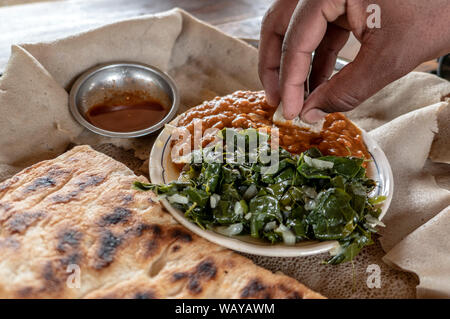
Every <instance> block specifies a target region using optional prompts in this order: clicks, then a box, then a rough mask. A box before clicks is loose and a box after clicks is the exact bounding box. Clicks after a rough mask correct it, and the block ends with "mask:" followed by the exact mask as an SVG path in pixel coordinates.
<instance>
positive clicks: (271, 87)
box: [258, 0, 298, 106]
mask: <svg viewBox="0 0 450 319" xmlns="http://www.w3.org/2000/svg"><path fill="white" fill-rule="evenodd" d="M297 2H298V1H297V0H278V1H276V2H275V3H274V4H273V5H272V7H271V8H270V9H269V10H268V11H267V13H266V15H265V16H264V18H263V22H262V26H261V36H260V44H259V64H258V72H259V77H260V79H261V82H262V85H263V87H264V90H265V91H266V100H267V102H268V103H269V104H270V105H274V106H275V105H278V104H279V103H280V94H279V69H280V60H281V45H282V42H283V38H284V34H285V32H286V29H287V27H288V25H289V21H290V19H291V16H292V13H293V12H294V9H295V6H296V5H297Z"/></svg>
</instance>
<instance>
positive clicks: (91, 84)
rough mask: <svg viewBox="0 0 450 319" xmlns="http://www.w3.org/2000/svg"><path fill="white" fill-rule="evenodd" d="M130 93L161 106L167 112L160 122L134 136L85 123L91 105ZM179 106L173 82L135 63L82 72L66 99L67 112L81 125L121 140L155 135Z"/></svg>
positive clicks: (102, 66) (160, 73) (134, 132)
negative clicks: (143, 93) (136, 93)
mask: <svg viewBox="0 0 450 319" xmlns="http://www.w3.org/2000/svg"><path fill="white" fill-rule="evenodd" d="M130 91H133V92H145V95H146V96H148V97H152V99H155V100H157V101H158V102H160V103H161V104H162V105H163V106H164V107H165V108H167V109H168V110H169V112H168V113H167V115H166V116H165V117H164V118H163V119H162V120H161V121H160V122H158V123H156V124H154V125H152V126H150V127H148V128H145V129H143V130H139V131H133V132H114V131H108V130H104V129H101V128H99V127H97V126H95V125H93V124H91V123H90V122H89V121H88V120H87V119H86V116H85V114H86V112H87V111H88V109H89V108H90V107H92V106H93V105H96V104H99V103H102V102H104V101H105V100H106V99H108V98H110V97H111V96H116V95H118V94H120V93H121V92H123V93H124V94H125V93H126V92H130ZM179 104H180V98H179V94H178V90H177V88H176V86H175V82H174V81H173V80H172V79H171V78H170V77H169V76H168V75H167V74H165V73H164V72H162V71H161V70H158V69H157V68H155V67H153V66H150V65H146V64H142V63H134V62H133V63H129V62H116V63H107V64H101V65H98V66H95V67H93V68H91V69H89V70H87V71H85V72H84V73H83V74H82V75H81V76H80V77H79V78H78V79H77V80H76V81H75V83H74V84H73V86H72V89H71V90H70V97H69V107H70V111H71V113H72V115H73V117H75V119H76V120H77V121H78V122H79V123H80V124H81V125H83V126H84V127H86V128H87V129H89V130H91V131H92V132H94V133H97V134H100V135H103V136H109V137H121V138H132V137H139V136H144V135H147V134H150V133H153V132H156V131H158V130H159V129H160V128H162V127H163V126H164V124H166V123H167V122H169V121H170V120H171V119H172V118H173V117H174V115H175V114H176V112H177V110H178V106H179Z"/></svg>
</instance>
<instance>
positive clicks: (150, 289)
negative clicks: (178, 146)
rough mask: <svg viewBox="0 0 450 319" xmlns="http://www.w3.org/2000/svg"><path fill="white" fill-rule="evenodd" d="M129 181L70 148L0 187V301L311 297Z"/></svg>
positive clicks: (126, 174)
mask: <svg viewBox="0 0 450 319" xmlns="http://www.w3.org/2000/svg"><path fill="white" fill-rule="evenodd" d="M135 180H140V181H146V179H145V178H143V177H139V178H138V177H137V176H136V175H134V174H133V172H132V171H131V170H130V169H128V168H127V167H126V166H125V165H123V164H121V163H119V162H117V161H115V160H113V159H111V158H110V157H108V156H106V155H103V154H101V153H99V152H96V151H94V150H92V149H91V148H90V147H88V146H80V147H76V148H74V149H72V150H70V151H68V152H66V153H64V154H63V155H61V156H59V157H58V158H56V159H54V160H49V161H44V162H40V163H37V164H35V165H33V166H31V167H30V168H27V169H25V170H24V171H22V172H20V173H19V174H17V175H15V176H14V177H12V178H11V179H9V180H6V181H5V182H3V183H2V184H0V255H1V256H2V257H1V259H0V298H321V295H319V294H317V293H315V292H313V291H311V290H309V289H308V288H306V287H305V286H303V285H302V284H300V283H299V282H298V281H296V280H295V279H292V278H289V277H287V276H284V275H281V274H273V273H271V272H270V271H268V270H265V269H263V268H261V267H258V266H256V265H254V264H253V263H252V262H251V261H250V260H249V259H247V258H245V257H242V256H240V255H238V254H236V253H234V252H232V251H230V250H228V249H225V248H222V247H220V246H217V245H214V244H212V243H210V242H208V241H206V240H204V239H202V238H200V237H198V236H196V235H194V234H193V233H191V232H189V231H188V230H186V229H184V228H183V227H182V226H180V225H179V224H177V223H176V222H175V220H174V219H173V218H172V217H171V216H170V214H169V213H167V212H166V211H165V210H164V209H163V208H162V207H161V205H160V204H159V203H158V202H157V200H156V196H155V195H154V194H153V193H152V192H142V191H137V190H134V189H132V187H131V186H132V183H133V181H135ZM74 267H79V271H80V272H79V274H80V276H79V279H80V281H79V285H78V286H77V285H76V283H77V281H76V280H75V279H74V278H72V277H71V276H70V275H71V274H72V271H71V269H74ZM68 283H69V284H68Z"/></svg>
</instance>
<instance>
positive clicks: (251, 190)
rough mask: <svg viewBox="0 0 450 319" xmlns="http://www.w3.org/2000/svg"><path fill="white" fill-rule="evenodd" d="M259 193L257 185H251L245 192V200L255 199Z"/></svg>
mask: <svg viewBox="0 0 450 319" xmlns="http://www.w3.org/2000/svg"><path fill="white" fill-rule="evenodd" d="M257 193H258V188H257V187H256V185H255V184H251V185H250V186H249V187H248V188H247V190H246V191H245V193H244V195H243V197H244V199H246V200H249V199H251V198H253V196H255V195H256V194H257Z"/></svg>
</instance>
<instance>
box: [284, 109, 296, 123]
mask: <svg viewBox="0 0 450 319" xmlns="http://www.w3.org/2000/svg"><path fill="white" fill-rule="evenodd" d="M283 116H284V118H285V119H286V120H293V119H294V118H295V117H296V116H297V114H293V113H289V112H286V110H285V109H284V108H283Z"/></svg>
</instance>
